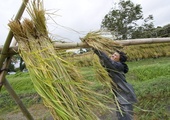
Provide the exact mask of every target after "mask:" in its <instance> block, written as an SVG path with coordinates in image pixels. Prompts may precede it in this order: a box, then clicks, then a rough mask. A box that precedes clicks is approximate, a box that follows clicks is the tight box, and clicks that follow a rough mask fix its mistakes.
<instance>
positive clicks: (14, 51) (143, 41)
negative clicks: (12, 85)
mask: <svg viewBox="0 0 170 120" xmlns="http://www.w3.org/2000/svg"><path fill="white" fill-rule="evenodd" d="M168 42H170V37H167V38H146V39H129V40H115V43H118V44H120V45H122V46H130V45H139V44H153V43H168ZM54 47H55V48H56V49H70V48H88V47H89V46H88V45H87V44H86V43H83V42H79V43H59V42H54ZM0 51H2V48H1V47H0ZM14 54H18V47H17V46H13V47H10V48H9V50H8V56H10V55H14Z"/></svg>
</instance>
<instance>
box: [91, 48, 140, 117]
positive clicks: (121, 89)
mask: <svg viewBox="0 0 170 120" xmlns="http://www.w3.org/2000/svg"><path fill="white" fill-rule="evenodd" d="M94 52H95V53H96V54H97V55H98V57H99V59H100V62H101V64H102V66H103V67H104V68H105V69H106V71H107V72H108V74H109V76H110V77H111V79H112V80H113V82H114V83H115V84H116V85H117V88H118V89H116V90H115V87H114V89H113V92H114V93H115V94H116V96H117V100H118V102H119V106H120V108H121V111H122V112H121V111H120V110H117V112H116V113H117V117H118V120H133V103H135V102H137V99H136V95H135V93H134V89H133V87H132V86H131V85H130V84H129V83H127V81H126V79H125V73H127V72H128V70H129V69H128V66H127V64H126V63H125V62H126V61H127V56H126V54H125V53H124V52H121V51H116V52H114V53H113V54H112V56H111V57H110V58H109V57H108V56H107V55H106V54H105V53H104V52H101V51H99V50H96V49H94Z"/></svg>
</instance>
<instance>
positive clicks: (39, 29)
mask: <svg viewBox="0 0 170 120" xmlns="http://www.w3.org/2000/svg"><path fill="white" fill-rule="evenodd" d="M28 12H29V14H30V16H31V18H32V20H28V19H25V20H24V21H23V22H22V23H20V22H19V21H11V22H10V23H9V27H10V28H11V31H12V32H13V34H14V37H15V39H16V41H17V42H18V48H19V54H20V56H21V57H22V58H23V60H24V62H25V64H26V66H27V68H28V71H29V74H30V76H31V79H32V82H33V84H34V87H35V90H36V91H37V92H38V94H39V95H40V96H41V97H42V98H43V102H44V104H45V105H46V106H47V107H48V108H49V109H50V111H51V113H52V115H53V118H54V119H55V120H97V119H98V117H97V116H96V115H95V114H94V112H93V109H98V110H99V111H100V110H103V109H111V108H109V107H107V106H106V104H109V103H112V102H113V101H112V98H109V97H108V96H106V95H103V94H99V93H96V92H95V91H92V90H91V89H90V88H89V87H88V86H90V84H91V83H90V82H88V81H86V80H85V79H84V77H83V76H82V75H81V74H80V73H79V72H78V71H77V69H75V67H74V66H73V65H72V64H70V63H68V62H66V61H64V60H63V59H61V58H60V57H59V55H58V53H57V52H56V50H55V48H54V46H53V44H52V42H51V39H50V38H49V37H48V31H47V27H46V19H45V11H44V9H43V7H42V2H40V1H37V2H35V1H34V2H32V3H31V4H30V6H29V8H28Z"/></svg>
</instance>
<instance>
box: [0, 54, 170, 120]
mask: <svg viewBox="0 0 170 120" xmlns="http://www.w3.org/2000/svg"><path fill="white" fill-rule="evenodd" d="M169 61H170V57H162V58H157V59H144V60H139V61H131V62H128V65H129V68H130V71H129V73H127V75H126V78H127V81H128V82H129V83H131V84H132V85H133V86H134V89H135V92H136V95H137V98H138V103H137V104H135V105H134V111H135V116H136V119H137V120H168V119H169V118H170V116H169V114H170V87H169V86H170V82H169V81H170V74H169V73H170V62H169ZM81 71H82V74H84V75H85V76H86V78H87V79H88V80H94V77H93V76H94V71H93V67H82V68H81ZM7 79H8V80H9V82H10V84H11V85H12V87H13V89H14V90H15V91H16V93H17V94H18V95H19V97H20V98H21V100H22V101H23V103H24V105H25V106H26V107H28V108H29V107H31V106H32V105H36V104H42V100H41V98H40V97H39V95H38V94H37V93H36V91H35V90H34V87H33V84H32V82H31V80H30V77H29V74H28V73H26V72H25V73H21V72H18V73H17V74H15V75H8V76H7ZM92 89H95V90H97V91H101V90H102V89H103V88H101V86H100V85H98V84H96V85H95V86H93V88H92ZM0 108H1V109H0V119H1V116H2V115H4V114H7V113H9V112H11V111H18V109H19V108H18V106H17V105H16V103H15V102H14V100H13V99H12V98H11V97H10V95H9V94H8V92H7V91H6V90H5V88H4V87H3V89H2V91H1V93H0Z"/></svg>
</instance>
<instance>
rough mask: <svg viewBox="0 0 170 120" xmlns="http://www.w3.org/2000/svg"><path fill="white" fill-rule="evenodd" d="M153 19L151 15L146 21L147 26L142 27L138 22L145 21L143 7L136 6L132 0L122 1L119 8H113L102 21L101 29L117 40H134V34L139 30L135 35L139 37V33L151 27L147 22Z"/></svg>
mask: <svg viewBox="0 0 170 120" xmlns="http://www.w3.org/2000/svg"><path fill="white" fill-rule="evenodd" d="M115 5H116V4H115ZM151 19H153V16H152V15H150V16H149V17H148V18H147V19H144V20H145V22H144V23H145V24H143V26H140V25H138V24H137V21H139V20H143V14H142V7H141V6H140V5H139V4H136V5H135V4H134V3H133V2H131V1H130V0H127V1H125V0H120V2H119V3H118V6H115V8H112V9H111V10H110V11H109V13H108V14H106V15H105V17H104V19H103V20H102V25H101V28H102V29H105V28H107V30H109V31H111V33H112V34H113V35H114V36H116V38H117V39H128V38H132V34H133V33H134V32H135V31H136V30H137V31H138V32H136V33H135V34H133V37H134V35H135V36H136V37H137V36H139V32H141V31H142V30H144V28H146V27H151V26H149V25H152V24H148V23H147V22H148V21H149V20H151Z"/></svg>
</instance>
